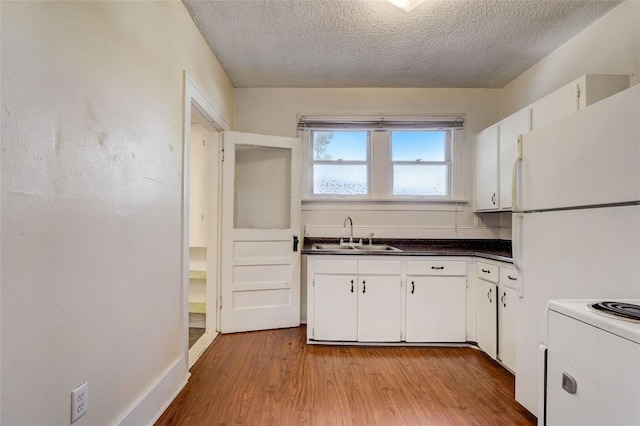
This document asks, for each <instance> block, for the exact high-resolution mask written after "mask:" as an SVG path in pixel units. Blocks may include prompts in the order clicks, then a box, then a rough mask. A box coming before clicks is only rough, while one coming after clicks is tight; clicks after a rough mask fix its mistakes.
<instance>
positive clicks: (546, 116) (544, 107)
mask: <svg viewBox="0 0 640 426" xmlns="http://www.w3.org/2000/svg"><path fill="white" fill-rule="evenodd" d="M578 90H579V81H573V82H571V83H569V84H567V85H566V86H563V87H561V88H560V89H558V90H556V91H555V92H553V93H550V94H549V95H547V96H545V97H544V98H542V99H540V100H538V101H536V102H534V103H533V104H532V105H531V129H532V130H535V129H539V128H540V127H543V126H546V125H547V124H550V123H553V122H554V121H558V120H559V119H561V118H564V117H566V116H568V115H571V114H573V113H574V112H576V111H578V108H579V106H578Z"/></svg>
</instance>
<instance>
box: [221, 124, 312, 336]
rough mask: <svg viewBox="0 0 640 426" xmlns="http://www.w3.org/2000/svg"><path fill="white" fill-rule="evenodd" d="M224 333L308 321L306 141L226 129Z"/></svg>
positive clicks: (224, 168) (224, 135)
mask: <svg viewBox="0 0 640 426" xmlns="http://www.w3.org/2000/svg"><path fill="white" fill-rule="evenodd" d="M223 140H224V162H223V188H222V196H223V200H222V280H221V296H222V300H221V314H220V330H221V332H223V333H233V332H239V331H250V330H265V329H271V328H284V327H295V326H298V325H300V249H301V247H299V244H298V236H299V230H300V184H301V158H300V146H301V142H300V140H299V139H294V138H285V137H277V136H265V135H255V134H249V133H238V132H224V133H223Z"/></svg>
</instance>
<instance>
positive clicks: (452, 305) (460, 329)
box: [406, 277, 467, 342]
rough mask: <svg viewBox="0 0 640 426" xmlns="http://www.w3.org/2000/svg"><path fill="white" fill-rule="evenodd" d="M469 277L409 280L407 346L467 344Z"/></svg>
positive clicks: (413, 278) (417, 278)
mask: <svg viewBox="0 0 640 426" xmlns="http://www.w3.org/2000/svg"><path fill="white" fill-rule="evenodd" d="M466 287H467V279H466V278H465V277H407V336H406V337H407V338H406V340H407V342H464V341H465V324H466V317H465V311H466V309H465V308H466Z"/></svg>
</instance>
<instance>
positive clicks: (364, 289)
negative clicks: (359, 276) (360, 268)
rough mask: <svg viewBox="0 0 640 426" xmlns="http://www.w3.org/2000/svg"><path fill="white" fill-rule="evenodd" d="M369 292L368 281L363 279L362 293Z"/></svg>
mask: <svg viewBox="0 0 640 426" xmlns="http://www.w3.org/2000/svg"><path fill="white" fill-rule="evenodd" d="M366 292H367V282H366V281H365V280H362V294H365V293H366Z"/></svg>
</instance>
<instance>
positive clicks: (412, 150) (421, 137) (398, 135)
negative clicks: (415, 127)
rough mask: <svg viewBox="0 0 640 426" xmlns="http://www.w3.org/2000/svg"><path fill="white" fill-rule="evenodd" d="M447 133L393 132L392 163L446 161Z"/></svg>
mask: <svg viewBox="0 0 640 426" xmlns="http://www.w3.org/2000/svg"><path fill="white" fill-rule="evenodd" d="M445 157H446V132H435V131H420V132H404V131H396V132H391V160H392V161H418V160H419V161H445V160H446V158H445Z"/></svg>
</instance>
